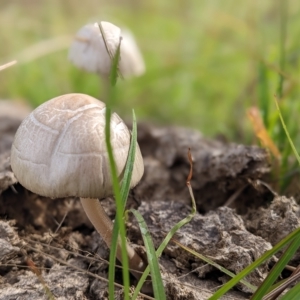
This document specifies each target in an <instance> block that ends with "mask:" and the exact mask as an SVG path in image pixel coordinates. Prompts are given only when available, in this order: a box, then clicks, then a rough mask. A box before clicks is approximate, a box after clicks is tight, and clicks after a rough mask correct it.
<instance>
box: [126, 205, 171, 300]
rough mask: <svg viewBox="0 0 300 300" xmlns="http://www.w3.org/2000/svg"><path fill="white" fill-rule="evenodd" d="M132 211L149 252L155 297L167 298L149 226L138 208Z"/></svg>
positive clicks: (162, 299)
mask: <svg viewBox="0 0 300 300" xmlns="http://www.w3.org/2000/svg"><path fill="white" fill-rule="evenodd" d="M130 211H131V212H132V213H133V214H134V216H135V218H136V219H137V221H138V223H139V226H140V230H141V233H142V237H143V240H144V245H145V247H146V253H147V258H148V264H149V265H148V266H149V268H150V272H151V278H152V286H153V292H154V297H155V299H160V300H165V299H166V293H165V289H164V285H163V281H162V277H161V273H160V269H159V264H158V257H157V256H156V253H155V248H154V245H153V241H152V238H151V235H150V233H149V230H148V227H147V225H146V222H145V220H144V218H143V217H142V215H141V214H140V213H139V212H138V211H137V210H135V209H131V210H130Z"/></svg>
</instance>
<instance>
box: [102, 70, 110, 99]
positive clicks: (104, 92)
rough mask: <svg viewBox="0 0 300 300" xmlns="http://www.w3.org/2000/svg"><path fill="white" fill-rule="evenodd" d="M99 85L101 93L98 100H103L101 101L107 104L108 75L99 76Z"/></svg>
mask: <svg viewBox="0 0 300 300" xmlns="http://www.w3.org/2000/svg"><path fill="white" fill-rule="evenodd" d="M99 77H100V83H101V92H100V98H99V99H103V100H102V101H104V102H107V101H109V98H108V97H109V94H110V93H109V89H110V78H109V76H108V75H103V74H99Z"/></svg>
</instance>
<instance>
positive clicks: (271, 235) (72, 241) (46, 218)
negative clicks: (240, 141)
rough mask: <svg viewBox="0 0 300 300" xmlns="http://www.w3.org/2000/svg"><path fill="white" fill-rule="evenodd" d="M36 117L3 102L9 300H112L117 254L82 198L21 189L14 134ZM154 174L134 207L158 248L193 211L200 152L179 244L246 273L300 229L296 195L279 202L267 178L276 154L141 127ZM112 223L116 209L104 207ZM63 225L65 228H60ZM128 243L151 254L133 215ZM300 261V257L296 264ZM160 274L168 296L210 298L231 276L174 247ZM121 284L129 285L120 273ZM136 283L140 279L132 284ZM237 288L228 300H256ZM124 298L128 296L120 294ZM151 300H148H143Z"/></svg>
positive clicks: (0, 258) (2, 245)
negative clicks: (112, 256) (110, 275)
mask: <svg viewBox="0 0 300 300" xmlns="http://www.w3.org/2000/svg"><path fill="white" fill-rule="evenodd" d="M28 112H29V110H28V109H27V108H26V107H24V106H20V105H17V104H16V103H13V102H5V101H1V102H0V300H13V299H24V300H26V299H28V300H29V299H30V300H34V299H49V297H50V296H49V295H50V293H51V294H52V295H53V296H54V297H55V299H78V300H79V299H80V300H83V299H107V297H108V291H107V283H106V281H105V278H107V271H108V264H107V260H108V257H109V251H108V249H107V247H106V245H105V243H104V242H103V241H102V239H101V237H100V236H99V235H98V233H97V232H95V231H94V229H93V227H92V225H91V224H90V222H89V221H88V219H87V217H86V215H85V213H84V211H83V210H82V208H81V206H80V203H79V200H78V199H76V198H68V199H54V200H53V199H50V198H45V197H41V196H39V195H36V194H33V193H31V192H29V191H28V190H26V189H24V188H23V187H22V186H21V185H19V184H18V183H17V180H16V178H15V176H14V174H13V172H12V171H11V168H10V163H9V156H10V147H11V143H12V141H13V136H14V134H15V131H16V130H17V128H18V126H19V124H20V122H21V120H22V119H23V118H24V116H25V115H26V114H27V113H28ZM138 142H139V145H140V148H141V151H142V153H143V157H144V163H145V174H144V177H143V179H142V181H141V183H140V184H139V185H138V186H137V187H136V188H135V189H134V190H133V191H131V193H130V197H129V201H128V207H134V208H136V209H138V210H139V211H140V213H141V214H142V215H143V216H144V218H145V220H146V223H147V225H148V227H149V229H150V232H151V236H152V238H153V241H154V245H155V246H156V247H158V245H159V244H160V243H161V241H162V239H163V238H164V236H165V234H166V233H167V232H168V230H170V228H171V227H172V226H173V225H174V224H175V223H177V222H178V221H179V220H181V219H183V218H184V217H186V216H187V215H188V214H189V213H190V211H191V205H190V196H189V192H188V189H187V188H186V178H187V175H188V172H189V163H188V158H187V149H188V148H191V151H192V155H193V160H194V166H193V167H194V172H193V178H192V181H191V184H192V187H193V191H194V194H195V198H196V201H197V209H198V212H197V213H196V215H195V217H194V218H193V220H192V221H191V222H190V223H189V224H187V225H185V226H184V227H182V228H181V229H180V230H179V231H178V232H177V233H176V236H175V239H176V241H177V242H179V244H183V245H185V246H187V247H189V248H191V249H193V250H194V251H196V252H198V253H200V254H202V255H205V256H207V257H209V258H210V259H212V260H214V261H215V262H216V263H218V264H220V265H222V266H224V267H225V268H227V269H228V270H230V271H232V272H234V273H237V272H239V271H241V270H242V269H243V268H245V267H246V266H247V265H249V264H250V263H252V262H253V261H254V260H255V259H257V258H258V257H259V256H261V255H262V253H264V252H265V251H266V250H268V249H270V248H271V247H272V245H274V244H276V243H277V242H278V241H279V240H280V239H282V238H283V237H284V236H285V235H287V234H288V233H289V232H291V231H292V230H294V229H295V228H297V227H299V225H300V224H299V223H300V220H299V217H300V208H299V205H298V204H297V203H296V202H295V200H294V199H293V198H287V197H284V196H277V195H275V196H274V195H273V194H272V193H271V192H270V191H269V190H268V189H267V188H266V187H265V186H264V185H261V184H259V182H260V180H267V178H268V175H269V172H270V166H269V162H268V155H267V153H266V152H265V151H264V150H263V149H261V148H259V147H256V146H244V145H236V144H233V143H227V142H224V141H221V140H211V139H206V138H204V137H203V136H202V135H201V133H199V132H197V131H195V130H191V129H186V128H180V127H174V126H172V127H155V126H153V125H151V124H143V123H141V124H138ZM101 201H102V203H103V205H104V207H105V209H106V211H107V213H108V214H109V216H110V217H111V218H114V215H115V205H114V201H113V199H111V198H107V199H103V200H101ZM60 223H61V226H60V227H59V226H58V224H60ZM127 231H128V238H129V240H130V241H131V243H132V244H133V246H134V247H136V248H137V250H139V251H141V252H142V251H143V246H142V245H143V244H142V238H141V234H140V231H139V228H138V225H137V222H136V221H135V220H134V218H133V216H129V219H128V222H127ZM297 262H299V255H296V257H294V259H293V261H292V262H291V264H293V263H294V264H297ZM273 264H274V259H271V260H269V261H267V262H266V263H265V264H263V265H262V266H261V267H260V268H258V269H257V270H256V272H253V273H252V274H250V275H249V276H248V277H247V278H246V279H247V280H248V281H249V282H250V283H251V284H253V285H258V284H260V283H261V282H262V280H263V279H264V278H265V276H266V275H267V272H268V271H269V270H270V268H271V267H272V265H273ZM160 267H161V272H162V276H163V280H164V285H165V289H166V293H167V298H168V299H172V300H173V299H174V300H177V299H178V300H179V299H180V300H185V299H186V300H187V299H189V300H190V299H195V300H196V299H197V300H201V299H208V298H209V297H210V296H211V295H212V294H213V292H214V291H215V290H216V289H217V288H218V287H219V286H220V285H221V284H222V283H224V282H226V281H227V280H228V276H227V275H224V274H223V273H222V272H221V271H219V270H217V269H216V268H214V267H212V266H210V265H208V264H206V263H204V262H203V261H201V260H200V259H198V258H197V257H195V256H194V255H192V254H190V253H189V252H187V251H186V250H184V249H183V248H182V247H180V246H179V245H178V243H177V244H175V243H173V242H171V243H170V244H169V245H168V246H167V248H166V249H165V251H164V253H163V255H162V257H161V259H160ZM116 281H117V282H118V283H119V284H121V283H122V282H121V272H120V269H117V270H116ZM132 283H134V282H132ZM249 292H250V291H249V290H248V288H247V287H245V286H244V285H238V286H237V287H236V288H235V289H234V290H233V291H231V292H229V293H228V294H227V295H226V296H225V297H223V299H249V297H250V295H251V294H250V293H249ZM115 297H116V299H122V298H123V297H122V289H121V288H117V291H116V295H115ZM141 299H143V297H141Z"/></svg>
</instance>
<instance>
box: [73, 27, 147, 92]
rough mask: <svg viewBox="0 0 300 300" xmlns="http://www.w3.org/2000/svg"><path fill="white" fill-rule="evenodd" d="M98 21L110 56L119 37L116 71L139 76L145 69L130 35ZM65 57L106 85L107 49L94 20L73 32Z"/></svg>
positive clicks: (123, 74) (108, 71) (109, 58)
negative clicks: (95, 74)
mask: <svg viewBox="0 0 300 300" xmlns="http://www.w3.org/2000/svg"><path fill="white" fill-rule="evenodd" d="M100 23H101V25H102V28H103V31H104V33H105V39H106V45H107V48H108V50H109V52H110V53H111V55H112V56H113V55H115V53H116V50H117V48H118V45H119V42H120V37H122V42H121V49H120V60H119V73H120V74H121V75H122V76H123V77H125V78H128V77H131V76H140V75H142V74H143V73H144V72H145V63H144V60H143V57H142V55H141V52H140V51H139V48H138V46H137V44H136V42H135V40H134V37H133V35H132V34H131V33H130V32H129V31H128V30H121V29H120V28H119V27H117V26H115V25H113V24H111V23H109V22H100ZM69 59H70V61H71V62H72V63H73V64H74V65H75V66H77V67H78V68H80V69H83V70H85V71H87V72H91V73H97V74H99V75H100V76H101V77H102V80H103V83H104V85H107V84H108V83H107V80H108V76H109V73H110V69H111V57H110V55H109V54H108V52H107V49H106V46H105V43H104V40H103V37H102V35H101V32H100V29H99V25H98V23H94V24H87V25H85V26H83V27H82V28H81V29H80V30H79V31H78V32H77V33H76V36H75V38H74V40H73V42H72V44H71V47H70V50H69ZM105 88H106V87H105Z"/></svg>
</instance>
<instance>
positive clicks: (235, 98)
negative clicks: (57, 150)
mask: <svg viewBox="0 0 300 300" xmlns="http://www.w3.org/2000/svg"><path fill="white" fill-rule="evenodd" d="M299 16H300V3H299V1H296V0H289V1H285V0H277V1H271V0H266V1H250V0H248V1H243V2H241V3H238V4H237V2H236V1H234V0H227V1H221V0H219V1H196V0H189V1H177V2H174V1H130V0H126V1H120V0H116V1H114V2H113V3H112V4H107V3H101V2H100V1H98V2H96V1H93V0H86V1H85V3H84V5H82V2H81V1H79V0H73V1H72V2H71V1H69V2H66V1H59V0H51V1H50V0H49V1H37V0H36V1H33V0H31V1H30V0H27V1H22V0H18V1H14V2H11V1H8V0H4V1H1V4H0V26H1V28H2V30H1V32H0V41H1V45H5V46H2V47H0V57H1V60H0V65H1V64H2V63H5V62H8V61H10V60H12V59H17V60H18V61H19V63H18V64H17V65H16V66H14V67H11V68H10V69H8V70H6V71H5V72H1V73H0V81H1V85H0V95H1V97H3V98H10V99H15V98H17V99H24V100H26V101H28V102H29V103H31V104H32V105H33V106H37V105H39V104H40V103H42V102H44V101H46V100H48V99H50V98H52V97H55V96H57V95H60V94H64V93H70V92H82V93H87V94H90V95H92V96H94V97H98V96H99V95H100V92H101V88H102V87H101V82H100V81H99V77H98V76H97V75H95V74H87V73H84V72H83V71H80V70H77V69H76V68H75V67H73V66H72V65H71V63H70V62H69V61H68V60H67V52H68V45H69V43H70V41H71V38H72V37H73V36H74V35H75V33H76V31H77V30H78V29H79V28H80V27H81V26H82V25H84V24H85V23H87V22H93V21H99V20H107V21H111V22H113V23H115V24H117V25H119V26H122V25H124V26H126V27H128V28H130V29H131V30H132V31H133V33H134V34H135V36H136V39H137V41H138V43H139V45H140V47H141V50H142V52H143V54H144V58H145V60H146V66H147V72H146V74H145V75H143V76H142V77H140V78H134V79H130V80H126V81H125V80H123V81H121V80H119V81H118V84H117V85H116V90H115V93H116V95H117V96H116V95H114V97H115V96H116V97H117V99H118V101H117V104H116V105H115V106H116V107H114V108H113V109H114V110H116V111H117V112H118V113H119V114H120V115H121V116H122V117H127V118H128V119H130V117H131V108H133V107H134V109H135V112H136V114H137V115H138V118H139V120H151V121H155V122H157V123H162V124H170V123H173V124H176V125H184V126H191V127H195V128H197V129H199V130H200V131H202V132H203V133H204V134H206V135H216V134H224V135H225V136H226V137H227V138H228V139H230V140H234V141H238V142H244V143H250V142H252V141H254V140H255V132H254V129H253V128H252V127H251V123H250V121H249V120H248V119H247V118H246V111H247V109H248V108H250V107H253V106H254V107H258V108H259V109H260V113H261V115H262V120H263V122H264V126H265V128H266V132H267V134H268V135H269V136H270V137H271V140H272V141H274V143H275V145H276V146H277V147H278V149H279V151H280V153H281V161H280V170H279V172H277V173H276V174H275V175H276V178H277V177H278V176H282V177H283V178H284V176H286V174H287V173H288V172H290V171H291V170H293V168H294V167H295V166H296V165H295V163H296V161H295V160H293V158H292V156H291V154H292V150H291V149H292V148H291V147H290V145H289V142H291V143H292V144H293V145H294V147H293V150H294V151H295V152H297V149H298V151H299V148H300V136H299V135H298V134H297V132H298V130H299V129H298V126H299V125H298V123H297V119H298V114H299V109H300V101H299V82H298V81H299V79H298V76H299V75H298V64H299V56H300V51H299V49H300V47H299V46H300V40H299V38H298V36H299V30H300V18H299ZM275 97H276V99H277V100H278V106H279V109H280V112H281V114H280V117H279V115H278V111H277V108H276V105H275V102H274V98H275ZM111 105H112V104H111ZM254 121H255V120H254ZM283 121H284V122H285V126H284V127H283V126H282V124H281V122H283ZM287 132H288V134H289V135H288V138H287ZM256 134H257V132H256ZM133 156H134V155H132V157H133ZM112 166H113V162H112ZM128 168H129V167H128ZM129 181H130V180H129ZM129 181H128V182H129ZM288 182H289V181H288V180H286V178H285V179H284V180H283V181H282V182H281V187H282V188H285V187H286V186H287V185H288ZM123 184H124V183H123ZM124 189H125V190H126V188H124V187H122V189H121V190H120V189H119V187H118V185H117V180H116V179H115V191H117V193H116V194H117V198H118V199H119V200H118V202H117V203H119V204H118V208H117V212H118V213H117V222H116V224H117V225H116V229H115V235H117V232H118V230H120V234H121V236H122V239H123V243H124V241H125V227H124V224H123V223H122V222H121V221H122V218H123V213H124V201H125V199H126V193H127V192H124ZM194 211H195V208H194V207H193V212H194ZM189 217H191V216H188V217H187V218H189ZM140 223H141V224H143V220H140ZM118 227H119V228H118ZM142 229H144V231H145V232H146V233H148V231H147V227H146V224H143V225H142ZM175 229H177V228H175ZM172 233H173V232H172ZM145 235H146V234H145ZM147 243H148V247H149V249H151V252H150V253H149V252H148V255H149V254H151V255H152V257H156V256H160V254H161V251H162V248H163V247H164V246H165V244H162V245H161V247H162V248H159V249H158V250H157V251H158V252H157V253H154V248H153V245H152V244H151V240H148V242H147ZM287 245H290V246H289V248H288V250H287V251H286V252H285V253H284V254H283V256H282V258H281V259H280V260H279V261H278V263H277V264H276V265H275V267H274V268H273V270H272V272H270V274H269V276H268V277H267V278H266V280H265V282H264V283H263V284H262V285H261V286H260V287H258V289H257V290H256V292H255V294H254V295H253V299H261V297H262V296H263V295H265V294H266V293H268V292H271V291H272V290H274V289H275V288H277V287H278V285H276V286H273V283H274V281H275V280H276V279H277V278H278V276H279V274H280V273H281V271H282V269H283V268H284V266H285V265H286V264H287V263H288V261H289V259H290V258H291V257H292V255H293V254H294V253H295V251H296V250H297V249H298V248H299V245H300V240H299V229H298V230H296V231H294V232H293V233H291V234H290V235H289V236H287V237H286V238H285V239H284V240H283V241H281V242H280V243H278V244H277V245H276V246H274V248H273V249H272V250H270V251H268V252H267V253H265V254H264V255H263V256H262V257H260V258H259V259H258V260H257V261H256V262H254V263H253V264H252V265H250V266H249V267H247V268H246V269H245V270H243V271H242V272H241V273H240V274H238V275H236V276H235V277H233V279H231V280H230V281H229V282H228V283H227V284H225V285H224V286H223V287H222V288H221V289H220V290H219V291H217V292H216V293H215V295H214V296H213V297H212V298H211V299H218V298H219V297H220V296H221V295H223V294H224V293H225V292H226V291H228V290H229V289H230V288H232V287H233V286H234V285H235V284H236V283H238V282H239V281H241V280H242V279H243V278H244V277H245V276H246V275H247V274H248V273H249V272H251V271H253V270H254V269H255V268H256V267H257V266H258V265H259V264H260V263H262V262H263V261H265V260H266V259H268V258H269V257H271V256H272V255H273V254H274V253H276V252H278V251H279V250H280V249H282V248H283V247H284V246H287ZM113 256H114V255H112V257H111V260H112V261H113V260H114V257H113ZM112 269H113V268H112ZM150 269H151V272H156V274H157V275H156V276H155V277H156V278H158V279H159V280H160V281H161V278H160V274H159V273H158V264H157V260H155V261H154V264H153V265H152V266H151V268H149V270H150ZM149 270H148V269H147V270H146V272H145V277H146V275H147V272H149ZM126 274H127V275H126ZM110 276H112V277H111V278H113V273H112V271H111V273H110ZM156 278H155V279H156ZM124 282H125V283H126V291H127V292H126V294H128V289H129V277H128V266H127V267H126V263H125V271H124ZM298 290H299V287H298V286H297V290H296V292H295V290H294V291H291V293H293V292H294V293H297V291H298ZM155 292H156V293H159V292H161V293H162V294H163V293H164V291H158V290H157V291H155ZM111 297H112V292H111ZM291 297H292V296H291ZM286 299H288V298H286ZM289 299H292V298H289Z"/></svg>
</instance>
